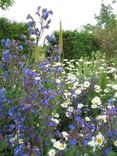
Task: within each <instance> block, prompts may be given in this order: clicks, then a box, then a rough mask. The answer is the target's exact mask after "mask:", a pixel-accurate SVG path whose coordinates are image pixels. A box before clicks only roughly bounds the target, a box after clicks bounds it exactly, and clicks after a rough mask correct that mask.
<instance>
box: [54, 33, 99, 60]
mask: <svg viewBox="0 0 117 156" xmlns="http://www.w3.org/2000/svg"><path fill="white" fill-rule="evenodd" d="M54 34H55V36H56V38H57V41H58V36H59V32H55V33H54ZM98 50H100V47H99V43H98V40H97V38H96V36H95V35H94V34H92V33H87V32H77V31H63V51H64V58H67V59H78V58H80V57H87V56H88V57H90V56H91V53H92V52H96V51H98Z"/></svg>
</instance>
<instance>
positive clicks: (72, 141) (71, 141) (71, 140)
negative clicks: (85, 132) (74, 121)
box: [69, 139, 77, 145]
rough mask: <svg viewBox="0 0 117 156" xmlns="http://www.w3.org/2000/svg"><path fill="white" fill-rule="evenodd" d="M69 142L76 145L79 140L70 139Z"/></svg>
mask: <svg viewBox="0 0 117 156" xmlns="http://www.w3.org/2000/svg"><path fill="white" fill-rule="evenodd" d="M69 143H70V145H76V144H77V141H76V139H70V140H69Z"/></svg>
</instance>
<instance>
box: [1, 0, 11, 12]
mask: <svg viewBox="0 0 117 156" xmlns="http://www.w3.org/2000/svg"><path fill="white" fill-rule="evenodd" d="M13 4H14V0H0V8H1V9H3V10H6V9H8V8H9V7H10V6H12V5H13Z"/></svg>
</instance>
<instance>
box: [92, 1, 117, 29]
mask: <svg viewBox="0 0 117 156" xmlns="http://www.w3.org/2000/svg"><path fill="white" fill-rule="evenodd" d="M95 19H96V20H97V27H99V28H106V29H112V28H113V27H114V26H116V22H117V19H116V15H115V14H114V13H113V8H112V7H111V5H110V4H108V5H105V4H104V3H102V4H101V10H100V14H99V15H98V16H97V15H95Z"/></svg>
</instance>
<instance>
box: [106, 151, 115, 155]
mask: <svg viewBox="0 0 117 156" xmlns="http://www.w3.org/2000/svg"><path fill="white" fill-rule="evenodd" d="M108 156H117V153H116V152H113V151H111V152H110V153H109V154H108Z"/></svg>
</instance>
